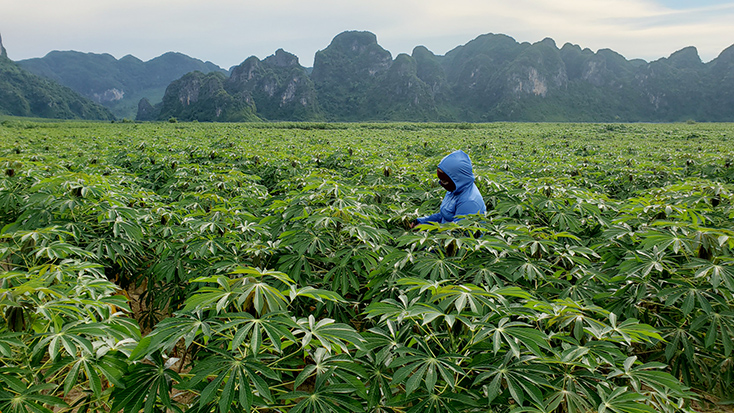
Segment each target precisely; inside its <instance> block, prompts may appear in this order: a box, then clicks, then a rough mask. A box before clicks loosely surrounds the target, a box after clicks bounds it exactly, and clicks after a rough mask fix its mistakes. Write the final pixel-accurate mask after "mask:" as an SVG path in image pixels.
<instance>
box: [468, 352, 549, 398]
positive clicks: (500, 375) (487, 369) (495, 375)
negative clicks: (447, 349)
mask: <svg viewBox="0 0 734 413" xmlns="http://www.w3.org/2000/svg"><path fill="white" fill-rule="evenodd" d="M469 367H471V369H472V370H473V371H474V372H476V373H479V374H478V375H477V376H476V378H475V379H474V383H473V385H475V386H476V385H479V384H482V385H486V386H487V392H488V395H487V396H488V399H487V401H488V403H490V404H491V403H492V401H493V400H494V399H496V398H497V396H499V395H500V394H502V393H503V392H505V391H507V392H508V393H509V395H510V397H512V398H513V399H514V400H515V401H516V402H517V403H518V405H523V404H524V402H525V400H527V399H529V400H531V401H532V402H533V404H535V405H536V406H542V405H543V389H544V388H547V387H550V385H549V383H548V380H547V377H549V376H550V375H551V371H550V366H549V365H546V364H543V363H542V362H541V361H540V360H538V359H537V358H536V357H534V356H524V357H521V358H515V357H513V356H512V355H511V354H510V353H509V352H508V353H507V355H506V356H505V357H486V356H479V357H478V359H477V360H475V361H474V362H473V363H472V364H471V365H470V366H469Z"/></svg>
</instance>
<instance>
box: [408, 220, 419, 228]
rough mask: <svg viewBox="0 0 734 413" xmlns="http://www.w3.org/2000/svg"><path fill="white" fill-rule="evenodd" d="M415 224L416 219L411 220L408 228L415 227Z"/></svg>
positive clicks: (416, 222)
mask: <svg viewBox="0 0 734 413" xmlns="http://www.w3.org/2000/svg"><path fill="white" fill-rule="evenodd" d="M416 225H418V221H416V220H413V221H411V222H410V229H413V228H415V226H416Z"/></svg>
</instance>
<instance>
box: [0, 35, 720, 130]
mask: <svg viewBox="0 0 734 413" xmlns="http://www.w3.org/2000/svg"><path fill="white" fill-rule="evenodd" d="M6 60H7V58H6ZM18 65H19V66H21V67H23V68H25V69H27V70H28V71H30V72H33V73H35V74H36V75H40V76H46V77H47V78H50V79H53V80H56V81H57V82H58V83H61V84H62V85H66V86H68V87H70V88H72V89H74V90H76V91H77V92H79V93H80V94H82V95H84V96H86V97H88V98H90V99H91V100H94V101H95V102H98V103H101V104H104V105H105V106H107V107H108V108H110V109H111V110H112V111H113V112H114V113H115V115H117V116H118V117H127V118H131V117H132V114H133V112H136V113H135V117H136V118H137V119H138V120H166V119H169V118H177V119H179V120H199V121H250V120H295V121H454V122H487V121H598V122H611V121H626V122H636V121H653V122H662V121H684V120H696V121H734V46H731V47H729V48H727V49H725V50H724V51H722V52H721V54H720V55H719V56H718V57H717V58H716V59H714V60H712V61H710V62H708V63H704V62H702V61H701V58H700V57H699V55H698V52H697V50H696V49H695V48H694V47H687V48H684V49H682V50H679V51H677V52H675V53H673V54H672V55H670V56H669V57H667V58H661V59H659V60H656V61H653V62H646V61H643V60H639V59H636V60H627V59H626V58H625V57H623V56H622V55H620V54H618V53H616V52H614V51H612V50H609V49H602V50H599V51H597V52H593V51H591V50H589V49H582V48H581V47H580V46H578V45H574V44H570V43H567V44H564V45H563V46H562V47H560V48H559V47H557V45H556V43H555V42H554V41H553V40H552V39H549V38H547V39H544V40H542V41H539V42H536V43H532V44H531V43H527V42H523V43H520V42H517V41H515V40H514V39H513V38H511V37H509V36H507V35H503V34H491V33H490V34H485V35H481V36H479V37H477V38H476V39H474V40H472V41H470V42H468V43H467V44H465V45H461V46H458V47H456V48H454V49H453V50H451V51H449V52H447V53H446V54H445V55H443V56H441V55H436V54H434V53H433V52H431V51H430V50H428V49H427V48H425V47H423V46H418V47H416V48H415V49H414V50H413V52H412V53H411V54H410V55H408V54H399V55H398V56H396V57H395V58H393V57H392V55H391V53H390V52H389V51H387V50H385V49H384V48H382V47H381V46H380V45H379V44H378V42H377V37H376V36H375V35H374V34H373V33H370V32H357V31H349V32H344V33H341V34H339V35H337V36H336V37H335V38H334V39H333V40H332V42H331V43H330V44H329V45H328V47H326V48H325V49H323V50H320V51H318V52H317V53H316V55H315V57H314V64H313V68H305V67H303V66H301V65H300V64H299V61H298V57H297V56H295V55H293V54H290V53H288V52H286V51H284V50H282V49H279V50H277V51H276V52H275V53H274V54H273V55H272V56H269V57H267V58H265V59H262V60H260V59H258V58H257V57H254V56H253V57H250V58H248V59H246V60H245V61H244V62H242V63H241V64H240V65H238V66H235V67H233V68H231V69H230V70H229V71H227V70H224V69H221V68H219V67H217V66H216V65H214V64H212V63H210V62H202V61H200V60H197V59H193V58H190V57H188V56H185V55H181V54H176V53H167V54H165V55H163V56H160V57H159V58H156V59H153V60H151V61H148V62H142V61H140V60H139V59H137V58H134V57H132V56H126V57H123V58H122V59H119V60H117V59H115V58H114V57H112V56H110V55H97V54H89V53H87V54H84V53H79V52H52V53H49V54H48V55H46V56H45V57H43V58H39V59H29V60H24V61H20V62H18Z"/></svg>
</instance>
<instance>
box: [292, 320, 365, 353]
mask: <svg viewBox="0 0 734 413" xmlns="http://www.w3.org/2000/svg"><path fill="white" fill-rule="evenodd" d="M296 323H297V324H298V328H296V329H294V330H293V334H294V335H295V336H299V335H302V337H301V339H300V340H301V346H302V347H303V348H310V347H313V346H314V345H313V344H312V341H314V340H315V341H316V342H317V343H318V345H320V346H322V347H324V348H326V349H327V350H328V351H330V352H331V351H337V352H338V351H342V352H345V353H346V352H349V347H348V344H351V345H353V346H355V347H357V348H358V349H364V339H363V338H362V336H360V335H359V333H357V331H355V330H354V329H353V328H352V327H350V326H348V325H346V324H343V323H335V322H334V320H333V319H330V318H324V319H321V320H318V321H317V320H316V318H314V316H313V315H309V316H308V318H301V319H299V320H297V321H296Z"/></svg>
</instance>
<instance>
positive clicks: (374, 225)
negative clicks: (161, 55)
mask: <svg viewBox="0 0 734 413" xmlns="http://www.w3.org/2000/svg"><path fill="white" fill-rule="evenodd" d="M455 149H463V150H464V151H465V152H467V153H468V154H469V155H470V156H471V158H472V160H473V162H474V173H475V175H476V183H477V185H478V187H479V189H480V190H481V192H482V194H483V195H484V199H485V201H486V203H487V207H488V211H489V212H488V213H487V214H486V216H472V217H467V218H466V219H464V220H461V221H460V222H458V223H456V224H447V225H424V226H419V227H417V228H416V229H414V230H410V229H409V228H410V223H411V221H412V220H413V219H414V218H415V217H417V216H423V215H428V214H430V213H433V212H435V211H436V209H437V207H438V205H439V203H440V201H441V198H442V196H443V193H444V191H443V189H442V188H441V187H440V186H438V185H437V183H436V179H435V169H436V165H437V164H438V162H439V160H440V159H441V158H442V157H443V156H444V155H446V154H448V153H449V152H451V151H453V150H455ZM0 163H1V169H0V175H2V177H1V178H0V214H1V216H2V220H1V222H0V224H1V225H0V226H1V227H2V232H1V233H0V260H1V261H2V262H1V263H0V265H1V269H0V313H1V314H2V318H1V319H0V411H1V412H2V413H19V412H34V413H49V412H50V411H55V412H60V411H74V412H118V411H121V412H124V413H133V412H135V413H137V412H139V411H145V412H146V413H150V412H166V411H168V412H182V411H186V412H202V413H203V412H219V413H225V412H293V413H297V412H313V413H328V412H394V413H404V412H405V413H407V412H411V413H412V412H420V413H428V412H439V413H444V412H569V413H570V412H591V411H599V412H627V413H639V412H687V411H700V410H708V411H710V410H726V409H727V401H731V400H732V398H733V397H734V394H733V393H734V354H732V352H733V350H734V296H733V293H734V255H733V254H732V252H733V250H734V228H733V227H734V207H733V206H732V201H733V199H734V198H733V197H732V192H733V191H734V165H733V163H734V125H732V124H481V125H473V124H449V125H447V124H199V123H186V124H182V123H155V124H133V123H115V124H102V123H81V122H79V123H73V122H56V123H54V122H50V123H45V122H44V123H40V122H32V121H24V120H19V119H8V120H5V121H4V122H1V124H0Z"/></svg>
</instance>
